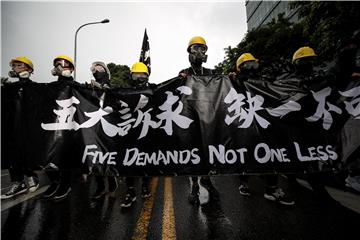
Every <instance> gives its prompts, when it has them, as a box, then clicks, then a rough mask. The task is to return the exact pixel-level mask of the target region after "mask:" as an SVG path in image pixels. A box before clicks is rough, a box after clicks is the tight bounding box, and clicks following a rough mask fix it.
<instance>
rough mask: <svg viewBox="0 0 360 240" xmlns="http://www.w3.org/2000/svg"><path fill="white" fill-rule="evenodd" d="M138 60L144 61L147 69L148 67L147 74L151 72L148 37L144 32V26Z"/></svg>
mask: <svg viewBox="0 0 360 240" xmlns="http://www.w3.org/2000/svg"><path fill="white" fill-rule="evenodd" d="M139 61H140V62H142V63H144V64H145V65H146V66H147V67H148V69H149V74H150V73H151V62H150V45H149V38H148V35H147V33H146V28H145V33H144V38H143V43H142V47H141V53H140V60H139Z"/></svg>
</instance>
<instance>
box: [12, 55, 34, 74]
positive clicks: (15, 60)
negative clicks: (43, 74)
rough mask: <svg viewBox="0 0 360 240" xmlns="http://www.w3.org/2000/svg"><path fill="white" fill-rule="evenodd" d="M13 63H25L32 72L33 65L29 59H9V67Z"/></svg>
mask: <svg viewBox="0 0 360 240" xmlns="http://www.w3.org/2000/svg"><path fill="white" fill-rule="evenodd" d="M13 62H22V63H25V64H26V65H27V66H28V67H30V68H31V70H32V72H33V71H34V64H33V63H32V61H30V59H28V58H27V57H17V58H14V59H11V61H10V65H12V64H13Z"/></svg>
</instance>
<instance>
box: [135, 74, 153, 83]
mask: <svg viewBox="0 0 360 240" xmlns="http://www.w3.org/2000/svg"><path fill="white" fill-rule="evenodd" d="M131 79H132V80H134V81H138V82H147V81H148V80H149V78H148V76H147V75H146V74H144V73H133V74H131Z"/></svg>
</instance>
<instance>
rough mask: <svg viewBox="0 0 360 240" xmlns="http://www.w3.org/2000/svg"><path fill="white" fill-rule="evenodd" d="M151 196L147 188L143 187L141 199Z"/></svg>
mask: <svg viewBox="0 0 360 240" xmlns="http://www.w3.org/2000/svg"><path fill="white" fill-rule="evenodd" d="M150 196H151V192H150V190H149V188H148V187H147V186H143V187H142V190H141V197H142V198H148V197H150Z"/></svg>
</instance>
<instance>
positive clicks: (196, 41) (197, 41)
mask: <svg viewBox="0 0 360 240" xmlns="http://www.w3.org/2000/svg"><path fill="white" fill-rule="evenodd" d="M194 44H202V45H205V47H206V50H207V49H208V47H207V45H206V41H205V39H204V38H203V37H200V36H195V37H193V38H191V39H190V41H189V44H188V48H187V51H188V52H189V49H190V47H191V46H192V45H194Z"/></svg>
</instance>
